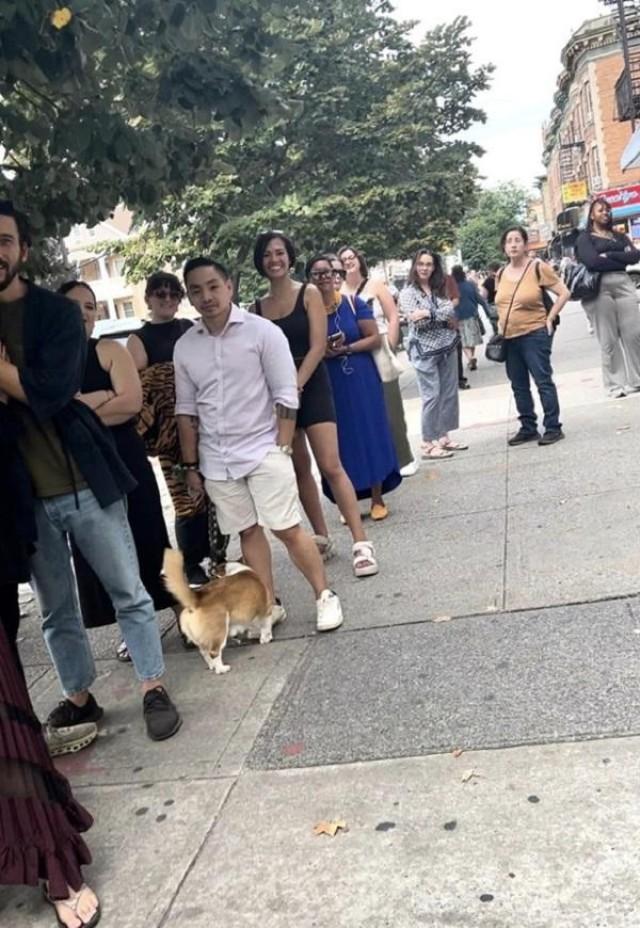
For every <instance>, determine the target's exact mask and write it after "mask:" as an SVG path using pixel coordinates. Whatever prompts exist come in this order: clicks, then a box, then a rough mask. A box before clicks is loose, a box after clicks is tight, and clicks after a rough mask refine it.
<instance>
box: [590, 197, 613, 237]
mask: <svg viewBox="0 0 640 928" xmlns="http://www.w3.org/2000/svg"><path fill="white" fill-rule="evenodd" d="M598 204H601V205H604V206H606V207H607V209H608V210H609V225H608V226H606V228H607V229H612V228H613V214H612V212H611V204H610V203H609V201H608V200H605V198H604V197H596V198H595V200H592V201H591V206H590V207H589V215H588V216H587V232H592V231H593V210H594V207H596V206H598Z"/></svg>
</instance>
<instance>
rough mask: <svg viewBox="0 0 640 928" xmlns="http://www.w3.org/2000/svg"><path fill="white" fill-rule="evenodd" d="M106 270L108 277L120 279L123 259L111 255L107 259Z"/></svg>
mask: <svg viewBox="0 0 640 928" xmlns="http://www.w3.org/2000/svg"><path fill="white" fill-rule="evenodd" d="M107 268H108V270H109V277H122V271H123V269H124V258H121V257H120V256H119V255H112V256H111V257H110V258H108V259H107Z"/></svg>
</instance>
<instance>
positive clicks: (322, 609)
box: [316, 590, 344, 632]
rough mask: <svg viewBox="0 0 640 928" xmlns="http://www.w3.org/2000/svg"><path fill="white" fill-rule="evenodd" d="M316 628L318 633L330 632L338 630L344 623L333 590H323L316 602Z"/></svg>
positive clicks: (340, 607) (340, 608) (338, 602)
mask: <svg viewBox="0 0 640 928" xmlns="http://www.w3.org/2000/svg"><path fill="white" fill-rule="evenodd" d="M316 610H317V613H316V628H317V630H318V631H319V632H330V631H333V629H334V628H340V626H341V625H342V623H343V622H344V617H343V615H342V606H341V605H340V600H339V599H338V597H337V596H336V594H335V593H334V592H333V590H323V591H322V593H321V594H320V597H319V598H318V599H317V600H316Z"/></svg>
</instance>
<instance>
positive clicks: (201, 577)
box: [184, 564, 209, 586]
mask: <svg viewBox="0 0 640 928" xmlns="http://www.w3.org/2000/svg"><path fill="white" fill-rule="evenodd" d="M184 572H185V573H186V575H187V581H188V583H189V586H204V585H205V583H208V582H209V577H208V576H207V575H206V573H205V571H204V570H203V568H202V567H201V566H200V564H190V565H185V568H184Z"/></svg>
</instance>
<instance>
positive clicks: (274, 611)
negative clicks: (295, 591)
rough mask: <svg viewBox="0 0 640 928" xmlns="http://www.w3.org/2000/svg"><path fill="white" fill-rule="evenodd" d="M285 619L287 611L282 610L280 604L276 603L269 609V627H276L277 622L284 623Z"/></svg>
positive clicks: (282, 607)
mask: <svg viewBox="0 0 640 928" xmlns="http://www.w3.org/2000/svg"><path fill="white" fill-rule="evenodd" d="M286 617H287V610H286V609H285V608H284V606H283V605H282V603H280V602H278V601H277V600H276V602H275V603H274V604H273V606H272V607H271V627H272V628H273V626H274V625H277V624H278V622H284V620H285V619H286Z"/></svg>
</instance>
